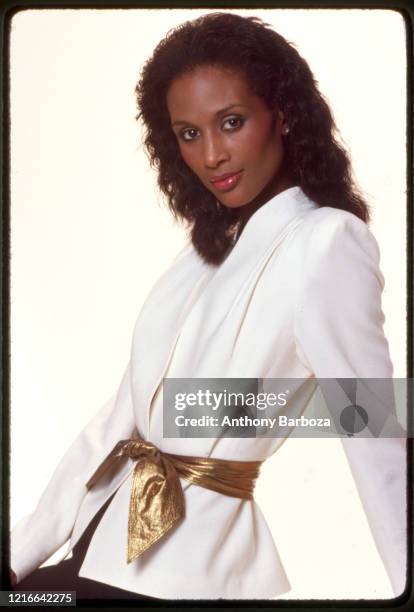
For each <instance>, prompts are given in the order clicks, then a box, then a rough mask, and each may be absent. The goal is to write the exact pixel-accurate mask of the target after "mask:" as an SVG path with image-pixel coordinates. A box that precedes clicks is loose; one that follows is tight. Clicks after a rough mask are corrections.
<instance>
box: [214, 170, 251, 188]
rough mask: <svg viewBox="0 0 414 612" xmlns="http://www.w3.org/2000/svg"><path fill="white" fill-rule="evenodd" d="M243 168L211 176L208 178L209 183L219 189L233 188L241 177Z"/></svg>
mask: <svg viewBox="0 0 414 612" xmlns="http://www.w3.org/2000/svg"><path fill="white" fill-rule="evenodd" d="M242 173H243V170H239V172H227V173H226V174H221V175H220V176H213V177H212V178H211V179H210V183H211V184H212V185H213V186H214V187H215V188H216V189H218V190H219V191H230V189H233V188H234V187H235V186H236V185H237V184H238V182H239V181H240V179H241V176H242Z"/></svg>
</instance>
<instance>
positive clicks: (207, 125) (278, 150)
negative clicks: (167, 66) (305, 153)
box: [167, 65, 293, 213]
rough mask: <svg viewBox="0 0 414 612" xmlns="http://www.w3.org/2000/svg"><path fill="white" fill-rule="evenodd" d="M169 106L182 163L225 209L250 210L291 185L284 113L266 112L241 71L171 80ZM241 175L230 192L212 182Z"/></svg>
mask: <svg viewBox="0 0 414 612" xmlns="http://www.w3.org/2000/svg"><path fill="white" fill-rule="evenodd" d="M167 107H168V112H169V115H170V120H171V126H172V129H173V131H174V134H175V135H176V138H177V141H178V145H179V148H180V152H181V155H182V158H183V160H184V161H185V163H186V164H187V166H188V167H189V168H190V169H191V170H192V171H193V172H194V174H195V175H196V176H197V177H198V178H199V180H200V181H201V182H202V184H203V185H204V186H205V187H206V188H207V189H208V190H209V191H211V192H212V193H213V194H214V195H215V197H216V198H217V200H218V201H219V202H221V204H223V205H224V206H226V207H229V208H238V207H246V211H242V212H245V213H248V212H249V211H250V212H253V210H255V209H257V208H258V207H259V206H261V205H262V204H264V203H265V202H267V201H268V200H269V199H270V198H272V197H273V196H275V195H277V194H278V193H280V192H282V191H284V190H285V189H287V188H288V187H291V186H293V182H292V181H291V180H290V177H289V176H288V175H287V174H286V172H285V170H284V168H283V158H284V145H283V138H284V136H283V135H282V134H283V133H284V131H285V129H286V124H285V120H284V116H283V113H282V112H280V111H279V110H278V109H273V110H271V109H269V108H268V106H267V105H266V103H265V102H264V101H263V100H262V99H261V98H259V97H258V96H257V95H256V94H254V93H253V92H252V91H251V89H250V87H249V83H248V81H247V79H246V78H245V77H244V76H243V75H242V74H241V73H238V72H237V71H235V70H233V69H230V68H224V67H223V68H222V67H217V66H212V65H211V66H210V65H207V66H204V65H203V66H198V67H196V68H195V69H193V70H192V71H191V72H187V73H185V74H183V75H181V76H179V77H177V78H176V79H175V80H174V81H173V82H172V84H171V86H170V88H169V90H168V92H167ZM240 171H241V178H240V180H239V181H238V182H237V184H236V185H235V186H234V187H233V188H231V189H229V190H228V191H221V190H219V189H217V187H216V186H215V185H214V183H212V182H211V178H212V177H217V176H220V175H223V174H226V173H238V172H240Z"/></svg>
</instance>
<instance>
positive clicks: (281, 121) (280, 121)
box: [276, 111, 289, 136]
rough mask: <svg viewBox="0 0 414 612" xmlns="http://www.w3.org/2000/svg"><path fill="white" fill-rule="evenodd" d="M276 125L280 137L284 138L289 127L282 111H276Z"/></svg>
mask: <svg viewBox="0 0 414 612" xmlns="http://www.w3.org/2000/svg"><path fill="white" fill-rule="evenodd" d="M276 124H277V126H278V128H279V132H280V133H281V134H282V136H286V135H287V134H288V133H289V125H288V123H287V121H286V118H285V115H284V113H283V112H282V111H277V123H276Z"/></svg>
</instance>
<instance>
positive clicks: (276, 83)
mask: <svg viewBox="0 0 414 612" xmlns="http://www.w3.org/2000/svg"><path fill="white" fill-rule="evenodd" d="M200 65H216V66H221V67H226V68H231V69H234V70H236V71H237V72H238V73H241V74H243V75H244V76H245V78H246V79H247V80H248V82H249V84H250V88H251V90H252V91H253V92H254V93H255V94H256V95H257V96H259V97H260V98H261V99H263V100H264V102H265V103H266V104H267V106H268V108H269V109H271V110H273V109H276V108H277V109H278V110H280V111H282V112H283V114H284V117H285V119H286V123H287V124H288V125H289V130H290V131H289V134H288V136H286V138H285V140H284V143H285V153H284V165H285V167H287V168H288V169H289V175H290V176H291V178H292V180H293V182H294V184H296V185H299V186H300V187H301V188H302V190H303V191H304V193H305V194H306V195H307V196H308V197H309V198H311V199H312V200H313V201H314V202H316V204H318V205H319V206H332V207H335V208H341V209H343V210H347V211H349V212H351V213H354V214H355V215H356V216H357V217H359V218H360V219H362V220H363V221H365V222H367V221H368V219H369V210H368V206H367V204H366V202H365V201H364V199H363V198H362V196H361V195H360V193H359V192H358V190H357V188H356V186H355V183H354V181H353V178H352V170H351V164H350V160H349V158H348V155H347V153H346V151H345V149H344V147H343V146H342V145H341V144H340V142H339V141H338V139H337V136H336V135H337V129H336V126H335V122H334V120H333V117H332V114H331V111H330V109H329V106H328V104H327V103H326V102H325V100H324V98H323V97H322V95H321V93H320V92H319V90H318V87H317V84H316V82H315V79H314V77H313V74H312V72H311V70H310V68H309V66H308V64H307V63H306V61H305V60H304V59H303V58H302V57H301V56H300V55H299V53H298V52H297V51H296V49H295V48H294V46H293V45H292V44H291V43H289V42H287V41H286V40H285V39H284V38H283V37H282V36H281V35H280V34H278V33H277V32H275V31H274V30H273V29H272V28H271V27H270V26H269V24H266V23H264V22H263V21H262V20H261V19H259V18H257V17H241V16H240V15H236V14H232V13H210V14H207V15H204V16H202V17H200V18H198V19H195V20H193V21H187V22H185V23H183V24H182V25H180V26H178V27H177V28H175V29H173V30H171V31H170V32H168V34H167V35H166V36H165V38H164V39H163V40H162V41H161V42H160V43H159V44H158V45H157V47H156V49H155V51H154V53H153V55H152V57H151V58H150V59H149V60H148V61H147V62H146V63H145V65H144V67H143V69H142V72H141V75H140V80H139V82H138V84H137V86H136V90H135V91H136V97H137V107H138V111H139V113H138V115H137V119H142V121H143V123H144V127H145V137H144V144H145V147H146V150H147V153H148V155H149V159H150V162H151V166H152V167H153V168H155V169H156V170H157V171H158V185H159V187H160V189H161V191H162V192H163V193H164V194H165V196H166V197H167V201H168V205H169V208H170V210H171V212H172V213H173V215H174V216H175V218H177V219H179V220H181V221H186V222H187V224H188V227H189V229H190V231H191V240H192V242H193V245H194V247H195V249H196V250H197V252H198V253H199V254H200V256H201V257H202V258H203V259H204V260H205V261H207V262H208V263H211V264H220V263H221V262H222V261H223V260H224V258H225V257H226V255H227V254H228V253H229V252H230V250H231V248H232V247H233V245H234V243H235V238H236V236H238V235H239V229H240V228H239V226H240V225H241V222H240V208H235V209H234V208H233V209H232V208H226V207H225V206H218V205H217V199H216V198H215V197H214V195H213V194H212V193H211V192H210V191H209V190H208V189H206V188H205V187H204V185H203V184H202V183H201V181H200V180H199V179H198V177H197V176H196V175H195V174H194V173H193V172H192V170H190V168H189V167H188V166H187V165H186V164H185V162H184V160H183V159H182V157H181V153H180V150H179V146H178V143H177V139H176V137H175V134H174V132H173V130H172V127H171V124H170V118H169V114H168V109H167V103H166V94H167V91H168V88H169V86H170V85H171V83H172V81H173V80H174V79H175V78H176V77H178V76H180V75H182V74H183V73H185V72H188V71H191V70H192V69H194V68H196V67H197V66H200Z"/></svg>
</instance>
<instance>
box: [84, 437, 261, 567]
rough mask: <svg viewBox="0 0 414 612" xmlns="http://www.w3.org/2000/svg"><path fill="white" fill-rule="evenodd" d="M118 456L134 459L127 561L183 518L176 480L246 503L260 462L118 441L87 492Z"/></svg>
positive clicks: (144, 441) (182, 506) (133, 441)
mask: <svg viewBox="0 0 414 612" xmlns="http://www.w3.org/2000/svg"><path fill="white" fill-rule="evenodd" d="M122 457H129V458H130V459H134V460H136V461H137V463H136V466H135V468H134V473H133V477H132V488H131V496H130V501H129V517H128V555H127V561H128V563H130V562H131V561H133V560H134V559H136V558H137V557H138V556H139V555H140V554H141V553H143V552H144V551H145V550H147V549H148V548H149V547H150V546H152V544H154V543H155V542H156V541H157V540H159V539H160V538H161V537H162V536H163V535H164V534H166V533H167V532H168V531H169V530H170V529H171V528H172V527H173V526H174V525H175V524H176V523H177V522H178V521H179V520H181V519H182V518H183V517H184V516H185V507H184V494H183V490H182V487H181V482H180V478H179V477H180V476H181V477H182V478H184V479H185V480H188V481H190V482H192V483H193V484H196V485H199V486H201V487H204V488H206V489H211V490H212V491H216V492H218V493H222V494H224V495H229V496H231V497H238V498H240V499H252V498H253V490H254V485H255V481H256V479H257V477H258V475H259V469H260V465H261V464H262V461H230V460H226V459H212V458H207V457H191V456H186V455H172V454H170V453H163V452H161V451H160V450H159V449H158V448H157V447H156V446H154V444H152V443H151V442H148V441H146V440H142V439H141V438H133V439H130V440H121V441H120V442H118V444H117V445H116V446H115V448H114V449H113V450H112V451H111V452H110V453H109V455H108V456H107V457H106V459H104V461H103V462H102V463H101V465H100V466H99V467H98V469H97V470H96V472H95V473H94V474H93V476H92V477H91V478H90V479H89V481H88V482H87V484H86V486H87V488H88V489H90V488H91V487H93V485H94V484H95V483H96V482H97V481H98V480H99V479H100V478H101V476H102V475H103V474H104V473H105V472H106V471H107V470H108V469H109V468H110V467H111V466H112V465H114V463H116V462H117V461H118V460H119V459H120V458H122Z"/></svg>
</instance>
